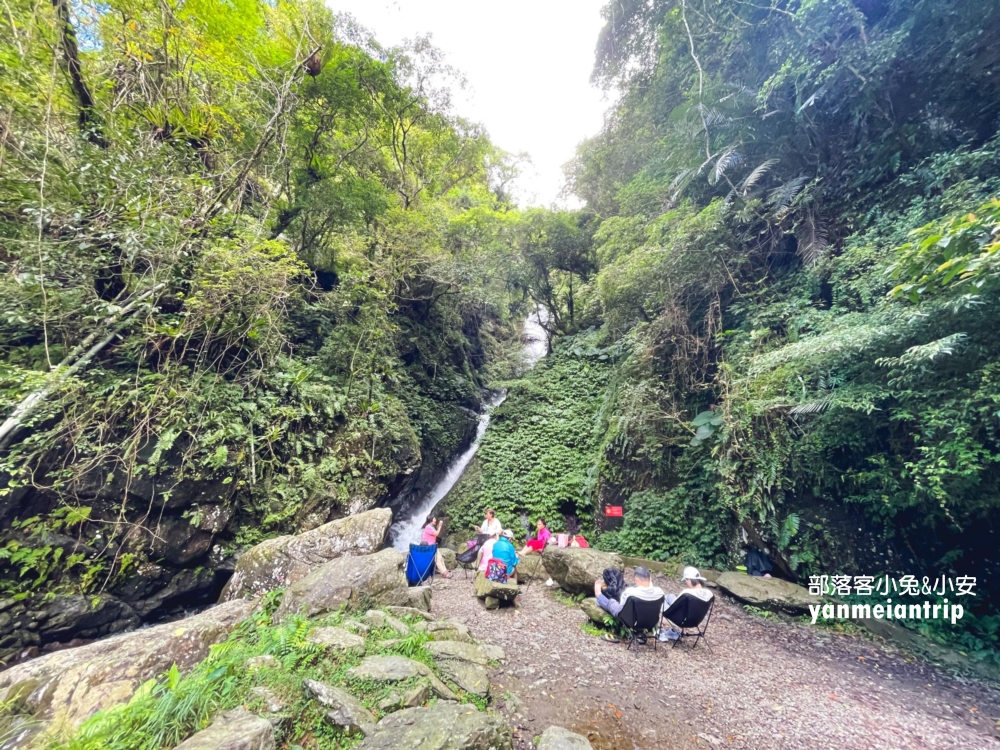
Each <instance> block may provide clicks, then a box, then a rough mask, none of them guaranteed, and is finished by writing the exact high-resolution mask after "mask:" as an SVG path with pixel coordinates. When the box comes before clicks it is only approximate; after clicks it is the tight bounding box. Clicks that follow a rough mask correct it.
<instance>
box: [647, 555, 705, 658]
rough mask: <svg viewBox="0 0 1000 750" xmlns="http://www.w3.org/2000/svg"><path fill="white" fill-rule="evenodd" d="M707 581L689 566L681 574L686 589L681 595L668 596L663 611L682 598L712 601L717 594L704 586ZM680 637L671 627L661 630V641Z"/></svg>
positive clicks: (678, 632)
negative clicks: (692, 597) (688, 597)
mask: <svg viewBox="0 0 1000 750" xmlns="http://www.w3.org/2000/svg"><path fill="white" fill-rule="evenodd" d="M707 580H708V579H706V578H703V577H702V575H701V572H700V571H699V570H698V569H697V568H695V567H693V566H691V565H688V566H687V567H686V568H684V571H683V572H682V573H681V583H683V584H684V588H683V589H681V593H679V594H667V600H666V604H665V605H664V607H663V611H664V612H666V611H667V609H669V607H670V605H671V604H673V603H674V602H676V601H677V600H678V599H679V598H680V597H682V596H696V597H698V598H699V599H701V600H702V601H703V602H710V601H712V597H713V596H715V594H713V593H712V592H711V591H709V590H708V589H707V588H705V587H704V586H703V585H702V584H704V583H706V582H707ZM680 637H681V633H680V631H679V630H677V629H676V628H673V627H671V628H664V629H661V630H660V635H659V638H660V640H661V641H668V640H669V641H674V640H677V639H678V638H680Z"/></svg>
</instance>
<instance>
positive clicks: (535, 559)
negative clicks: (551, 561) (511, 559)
mask: <svg viewBox="0 0 1000 750" xmlns="http://www.w3.org/2000/svg"><path fill="white" fill-rule="evenodd" d="M547 578H549V572H548V571H547V570H546V569H545V559H544V558H543V557H542V556H541V555H539V554H536V553H534V552H529V553H528V554H527V555H524V556H522V557H521V562H519V563H518V564H517V580H519V581H544V580H546V579H547Z"/></svg>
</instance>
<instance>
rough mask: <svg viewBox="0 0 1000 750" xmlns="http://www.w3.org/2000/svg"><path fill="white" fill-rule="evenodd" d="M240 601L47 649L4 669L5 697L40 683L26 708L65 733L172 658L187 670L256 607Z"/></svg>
mask: <svg viewBox="0 0 1000 750" xmlns="http://www.w3.org/2000/svg"><path fill="white" fill-rule="evenodd" d="M255 606H256V605H255V604H254V603H253V602H248V601H235V602H228V603H227V604H224V605H219V606H217V607H213V608H212V609H210V610H207V611H205V612H202V613H201V614H199V615H196V616H194V617H189V618H187V619H184V620H180V621H178V622H172V623H167V624H165V625H159V626H157V627H153V628H148V629H146V630H138V631H134V632H131V633H125V634H122V635H117V636H113V637H111V638H107V639H105V640H102V641H98V642H96V643H91V644H89V645H87V646H81V647H79V648H74V649H67V650H65V651H58V652H56V653H52V654H46V655H44V656H41V657H39V658H37V659H35V660H34V661H30V662H27V663H25V664H18V665H16V666H13V667H11V668H10V669H8V670H6V671H5V672H0V702H3V701H5V700H6V698H7V696H9V695H14V694H16V693H17V692H18V691H19V690H23V688H22V687H19V686H22V685H23V684H24V683H31V682H34V683H35V684H36V687H35V688H34V689H33V690H32V692H31V693H30V695H29V696H28V697H27V698H26V699H25V701H24V706H23V708H22V712H23V713H25V714H33V715H35V718H36V719H37V720H38V721H39V722H40V723H41V724H43V725H45V727H46V729H47V731H48V732H49V733H50V734H51V735H52V736H53V737H55V738H59V737H65V736H66V735H67V734H68V733H69V732H71V731H72V730H73V729H75V728H76V727H77V726H79V724H80V723H81V722H82V721H83V720H84V719H86V718H87V717H89V716H91V715H92V714H94V713H95V712H97V711H99V710H101V709H106V708H109V707H111V706H114V705H115V704H118V703H123V702H125V701H127V700H128V699H129V698H131V697H132V695H133V694H134V693H135V691H136V689H137V688H138V687H139V686H140V685H141V684H142V683H143V682H145V681H146V680H149V679H152V678H154V677H159V676H160V675H162V674H163V673H164V672H165V671H166V670H167V669H169V668H170V666H171V665H172V664H177V667H178V669H180V670H181V671H182V672H183V671H185V670H188V669H190V668H191V667H193V666H194V665H195V664H197V663H198V662H200V661H201V660H202V659H204V658H205V657H206V656H207V655H208V649H209V646H211V645H212V644H214V643H219V642H220V641H223V640H225V638H226V637H227V636H228V635H229V633H230V631H231V630H232V629H233V628H234V627H236V625H238V624H239V623H240V622H242V621H243V620H244V619H245V618H246V617H247V616H248V615H249V614H250V613H251V612H252V611H253V610H254V608H255Z"/></svg>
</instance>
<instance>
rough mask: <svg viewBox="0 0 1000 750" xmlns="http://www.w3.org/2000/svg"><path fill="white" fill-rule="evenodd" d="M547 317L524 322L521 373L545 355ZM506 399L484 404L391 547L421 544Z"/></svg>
mask: <svg viewBox="0 0 1000 750" xmlns="http://www.w3.org/2000/svg"><path fill="white" fill-rule="evenodd" d="M547 318H548V311H547V310H545V308H542V307H539V308H538V310H537V311H535V312H533V313H531V315H529V316H528V317H527V318H526V319H525V321H524V334H523V336H522V341H523V344H524V348H523V349H522V350H521V360H522V361H523V363H524V364H523V366H522V372H523V371H524V370H530V369H531V368H532V367H534V366H535V364H536V363H537V362H538V360H540V359H541V358H542V357H544V356H545V354H546V353H547V352H548V346H549V345H548V337H547V336H546V335H545V329H544V328H542V325H541V322H543V321H545V320H546V319H547ZM505 398H507V391H505V390H504V391H500V392H499V393H497V394H496V395H495V396H493V398H491V399H490V400H489V401H488V402H487V403H486V407H485V408H484V409H483V413H482V414H480V415H479V424H478V425H477V426H476V438H475V440H473V441H472V444H471V445H470V446H469V447H468V448H466V449H465V451H464V452H463V453H461V454H460V455H459V456H458V457H457V458H456V459H455V460H454V461H453V462H452V464H451V466H449V467H448V471H447V473H446V474H445V475H444V476H443V477H441V481H439V482H438V483H437V484H436V485H434V487H433V489H431V491H430V492H428V493H427V496H426V497H425V498H424V499H423V500H421V501H420V503H419V504H418V505H417V506H416V507H414V508H411V509H410V510H408V511H407V516H406V517H405V518H400V519H399V520H397V521H396V522H395V523H394V524H393V525H392V528H391V529H390V530H389V535H390V537H391V538H392V546H393V547H395V548H396V549H398V550H399V551H400V552H407V551H409V549H410V545H411V544H419V543H420V536H421V532H422V531H423V528H424V521H425V520H426V518H427V516H429V515H430V513H431V511H432V510H434V508H435V507H436V506H437V504H438V503H439V502H441V501H442V500H443V499H444V497H445V495H447V494H448V493H449V492H451V488H452V487H454V486H455V484H456V483H457V482H458V480H459V479H461V478H462V474H463V473H465V467H467V466H468V465H469V462H470V461H471V460H472V457H473V456H475V455H476V451H478V450H479V444H480V443H481V442H482V440H483V435H485V434H486V428H487V427H489V424H490V413H491V412H492V411H493V410H494V409H495V408H496V407H498V406H499V405H500V404H502V403H503V401H504V399H505Z"/></svg>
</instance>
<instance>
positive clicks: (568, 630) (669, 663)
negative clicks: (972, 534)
mask: <svg viewBox="0 0 1000 750" xmlns="http://www.w3.org/2000/svg"><path fill="white" fill-rule="evenodd" d="M656 583H657V584H658V585H660V586H662V587H663V588H664V590H666V591H672V590H675V589H676V588H677V583H676V582H674V581H664V580H660V581H657V582H656ZM519 599H520V600H519V602H518V606H517V608H515V609H502V610H497V611H493V612H487V611H486V610H484V609H483V607H482V605H481V604H480V602H479V600H477V599H476V598H475V597H474V596H473V594H472V583H471V579H470V580H468V581H466V580H463V578H462V573H461V571H456V573H455V578H453V579H452V580H450V581H442V580H440V579H439V580H438V581H437V582H436V583H435V584H434V595H433V604H432V610H433V612H434V614H436V615H439V616H448V617H455V618H458V619H461V620H462V621H464V622H465V623H466V624H468V625H469V627H471V628H472V629H473V632H474V633H475V634H476V635H477V636H479V637H481V638H482V639H483V640H485V641H488V642H491V643H495V644H497V645H499V646H502V647H503V648H504V649H505V650H506V651H507V657H508V659H507V662H506V663H505V664H504V665H503V666H500V667H497V668H496V669H493V670H492V671H491V680H492V688H493V690H494V695H495V696H496V697H495V701H496V705H497V706H498V708H499V709H500V710H501V711H503V712H504V713H505V714H506V715H507V716H508V718H509V719H510V721H511V725H512V726H513V727H514V728H515V748H517V749H518V750H521V749H522V748H523V749H525V750H527V748H533V747H534V745H533V744H532V738H533V737H535V736H536V735H538V734H539V733H541V732H542V731H543V730H544V729H545V728H546V727H547V726H549V725H550V724H558V725H560V726H564V727H567V728H569V729H572V730H573V731H576V732H580V733H581V734H585V735H587V736H588V737H589V738H590V741H591V743H592V745H593V746H594V748H597V750H612V749H613V750H673V749H674V748H702V749H703V750H704V749H706V748H711V747H717V748H747V749H748V750H749V749H750V748H753V749H754V750H759V749H760V748H782V749H787V750H793V749H794V750H798V748H838V749H840V748H866V749H868V748H880V749H881V748H893V749H897V748H898V750H911V749H914V748H949V749H951V748H998V747H1000V731H998V723H997V722H998V720H1000V689H998V688H997V687H994V686H991V685H989V684H987V683H982V682H978V681H976V680H971V679H965V678H961V677H956V676H955V675H952V674H950V673H947V672H944V671H942V670H940V669H937V668H935V667H933V666H930V665H928V664H926V663H924V662H922V661H919V660H916V659H914V658H912V657H910V656H908V655H906V654H903V653H900V652H897V651H894V650H893V649H891V648H890V647H887V646H884V645H882V644H880V643H877V642H874V641H871V640H868V639H866V638H861V637H852V636H846V635H841V634H838V633H834V632H831V631H828V630H821V629H817V628H814V627H811V626H808V625H800V624H798V623H794V622H786V621H779V620H775V619H767V620H764V619H761V618H758V617H754V616H753V615H750V614H748V613H747V612H745V611H744V610H743V609H742V608H741V607H739V606H738V605H737V604H735V603H733V602H732V601H731V600H727V599H725V598H723V597H720V601H719V602H718V603H717V605H716V608H715V614H714V615H713V619H712V623H711V625H710V627H709V631H708V639H709V641H710V644H711V647H712V651H711V652H710V651H709V650H708V649H706V648H704V645H700V646H698V648H697V649H694V650H691V649H690V647H689V646H688V645H687V644H686V643H685V644H682V645H681V646H678V647H677V648H675V649H674V648H669V645H670V644H667V646H668V648H663V644H660V648H659V649H658V650H657V651H656V653H653V652H651V651H645V650H644V651H642V652H641V653H640V654H639V655H638V656H635V655H634V654H632V653H629V652H627V651H626V650H625V646H624V644H622V645H613V644H608V643H604V642H602V641H600V640H599V639H597V638H595V637H594V636H591V635H588V634H586V633H584V632H583V631H582V630H581V629H580V625H581V624H582V623H584V622H585V621H586V619H587V618H586V616H585V615H584V614H583V612H582V611H581V610H580V609H579V608H578V607H570V606H567V605H566V604H564V603H562V602H561V601H559V600H558V599H556V598H555V596H554V593H553V590H552V589H547V588H546V587H545V586H544V585H543V584H540V583H534V584H532V585H531V587H530V588H529V589H528V591H527V592H526V593H523V594H522V595H521V597H519Z"/></svg>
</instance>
